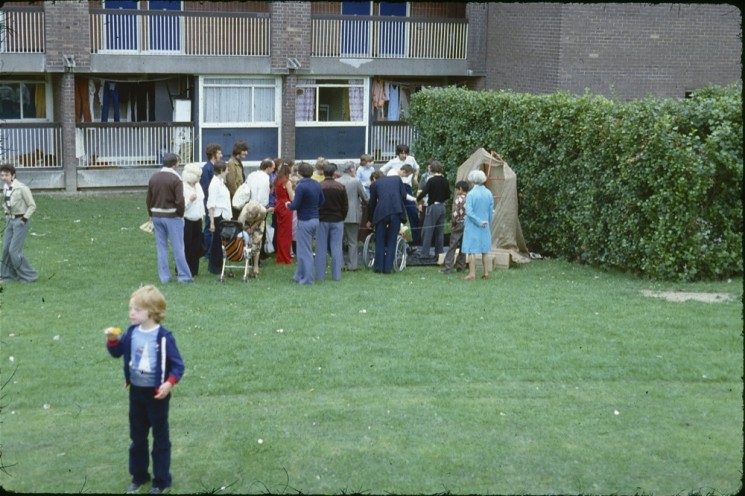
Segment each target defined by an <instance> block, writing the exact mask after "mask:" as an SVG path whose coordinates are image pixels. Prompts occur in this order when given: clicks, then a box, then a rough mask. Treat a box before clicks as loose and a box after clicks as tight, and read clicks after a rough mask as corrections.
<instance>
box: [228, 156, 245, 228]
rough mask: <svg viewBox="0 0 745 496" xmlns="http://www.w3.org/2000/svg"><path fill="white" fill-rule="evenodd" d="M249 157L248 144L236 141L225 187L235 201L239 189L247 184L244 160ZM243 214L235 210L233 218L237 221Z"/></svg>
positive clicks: (237, 209) (239, 210)
mask: <svg viewBox="0 0 745 496" xmlns="http://www.w3.org/2000/svg"><path fill="white" fill-rule="evenodd" d="M247 156H248V144H247V143H246V142H245V141H236V142H235V144H234V145H233V154H232V155H231V157H230V160H228V177H227V178H226V179H225V186H227V187H228V191H230V199H231V200H232V199H233V196H235V192H236V190H237V189H238V187H239V186H240V185H241V184H243V183H244V182H246V175H245V173H244V172H243V159H244V158H246V157H247ZM240 214H241V209H240V208H233V218H234V219H237V218H238V216H239V215H240Z"/></svg>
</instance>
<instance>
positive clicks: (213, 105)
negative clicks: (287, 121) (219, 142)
mask: <svg viewBox="0 0 745 496" xmlns="http://www.w3.org/2000/svg"><path fill="white" fill-rule="evenodd" d="M202 92H203V95H204V97H203V98H202V102H203V105H204V107H203V109H204V110H203V112H202V115H203V122H204V123H213V124H214V123H219V124H233V125H234V124H246V123H272V124H274V123H276V122H277V117H276V109H277V107H278V105H277V102H276V95H278V94H279V93H280V92H278V91H277V81H276V80H275V79H263V78H262V79H260V78H256V79H249V78H213V77H210V78H204V79H203V80H202Z"/></svg>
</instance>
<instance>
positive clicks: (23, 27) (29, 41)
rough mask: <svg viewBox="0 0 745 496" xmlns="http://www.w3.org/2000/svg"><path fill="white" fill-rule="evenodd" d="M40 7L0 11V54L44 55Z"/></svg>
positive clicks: (41, 10) (42, 16) (6, 8)
mask: <svg viewBox="0 0 745 496" xmlns="http://www.w3.org/2000/svg"><path fill="white" fill-rule="evenodd" d="M44 51H45V44H44V10H43V9H42V7H3V8H1V9H0V53H22V54H29V53H44Z"/></svg>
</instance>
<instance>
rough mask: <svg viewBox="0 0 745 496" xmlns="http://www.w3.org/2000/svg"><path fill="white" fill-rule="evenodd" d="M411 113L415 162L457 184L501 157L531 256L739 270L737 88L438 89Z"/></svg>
mask: <svg viewBox="0 0 745 496" xmlns="http://www.w3.org/2000/svg"><path fill="white" fill-rule="evenodd" d="M409 114H410V115H409V122H410V123H411V124H412V125H413V126H415V127H416V128H417V130H418V133H419V135H418V139H417V142H416V143H415V148H416V155H417V157H418V159H419V160H420V161H421V162H422V163H426V161H427V160H428V159H430V158H437V159H439V160H441V161H442V162H443V163H444V164H446V167H447V172H446V173H447V175H448V178H449V179H450V180H451V181H452V180H453V179H454V178H455V175H456V172H457V168H458V166H459V165H460V164H461V163H462V162H463V161H464V160H465V159H466V158H467V157H468V156H470V154H471V153H472V152H473V150H474V149H476V148H478V147H484V148H485V149H486V150H487V151H492V150H496V151H498V152H499V153H500V154H501V155H502V157H504V159H505V160H506V161H507V162H508V163H509V164H510V166H511V167H512V168H513V169H514V170H515V172H516V173H517V175H518V191H519V195H520V221H521V224H522V227H523V232H524V234H525V237H526V241H527V244H528V247H529V248H530V250H531V251H534V252H539V253H542V254H545V255H550V256H556V257H561V258H566V259H569V260H576V261H579V262H583V263H588V264H592V265H596V266H601V267H607V268H617V269H620V270H623V271H628V272H634V273H638V274H641V275H645V276H649V277H652V278H657V279H681V280H701V279H716V278H724V277H730V276H733V275H740V274H742V271H743V257H742V200H741V197H742V178H743V177H742V175H743V136H742V96H741V88H740V87H739V86H731V87H726V88H721V87H710V88H705V89H703V90H701V91H699V92H697V93H696V94H694V95H693V97H692V98H689V99H686V100H671V99H660V98H652V97H649V98H646V99H643V100H637V101H633V102H629V103H618V102H614V101H611V100H609V99H607V98H604V97H600V96H593V95H590V94H586V95H584V96H575V95H569V94H566V93H555V94H552V95H531V94H523V93H514V92H508V91H500V92H492V91H480V92H474V91H468V90H465V89H459V88H440V89H431V90H425V91H422V92H420V93H417V94H416V95H414V96H413V97H412V99H411V106H410V109H409Z"/></svg>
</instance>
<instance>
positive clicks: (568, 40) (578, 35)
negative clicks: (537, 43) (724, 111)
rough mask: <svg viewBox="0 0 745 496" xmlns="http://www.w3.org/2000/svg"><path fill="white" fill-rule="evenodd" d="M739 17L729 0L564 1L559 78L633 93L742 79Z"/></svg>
mask: <svg viewBox="0 0 745 496" xmlns="http://www.w3.org/2000/svg"><path fill="white" fill-rule="evenodd" d="M740 22H741V16H740V12H739V10H738V9H737V8H735V7H734V6H731V5H725V4H720V5H715V4H710V5H707V4H660V5H648V4H644V5H642V4H606V5H593V4H584V5H583V4H572V5H566V6H564V7H563V14H562V39H563V40H564V41H563V43H562V48H561V58H560V64H559V67H560V72H559V80H560V86H561V87H562V88H564V89H567V90H568V91H571V92H573V93H582V92H584V90H585V88H588V89H589V90H590V91H591V92H592V93H595V94H604V95H609V94H612V95H615V96H616V97H618V98H620V99H622V100H628V99H633V98H640V97H643V96H645V95H647V94H654V95H657V96H662V97H683V96H684V95H685V92H686V91H687V90H692V89H695V88H700V87H702V86H706V85H708V84H728V83H731V82H734V81H739V80H740V77H741V73H742V71H741V65H740V62H741V56H742V40H741V38H740V36H741V32H742V31H741V27H740Z"/></svg>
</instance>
